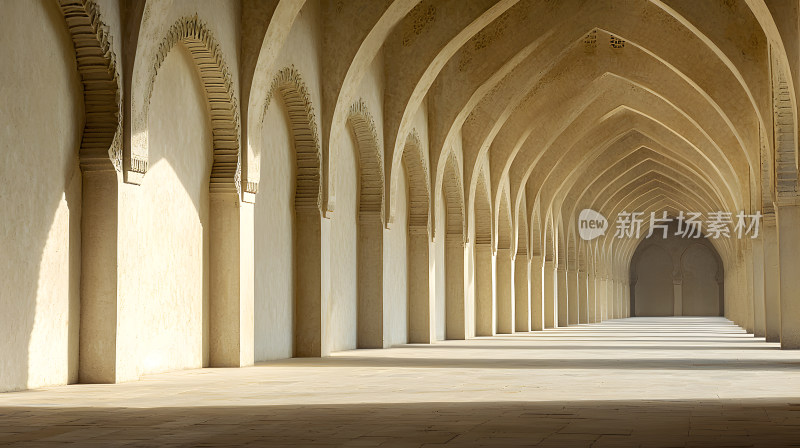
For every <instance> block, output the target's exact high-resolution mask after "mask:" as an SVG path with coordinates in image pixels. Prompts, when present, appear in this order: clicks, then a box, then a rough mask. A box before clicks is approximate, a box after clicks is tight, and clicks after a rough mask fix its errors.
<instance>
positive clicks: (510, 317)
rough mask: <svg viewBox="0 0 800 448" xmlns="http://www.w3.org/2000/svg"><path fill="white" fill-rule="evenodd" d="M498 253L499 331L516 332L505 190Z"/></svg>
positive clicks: (508, 220)
mask: <svg viewBox="0 0 800 448" xmlns="http://www.w3.org/2000/svg"><path fill="white" fill-rule="evenodd" d="M498 205H499V206H498V209H499V210H498V218H497V255H496V257H495V271H496V274H495V278H496V281H495V294H496V303H497V323H496V324H497V333H503V334H509V333H513V332H514V291H513V286H514V285H513V284H512V267H511V235H512V229H511V207H510V204H509V199H508V193H507V192H506V191H505V189H504V190H503V193H502V194H501V195H500V204H498Z"/></svg>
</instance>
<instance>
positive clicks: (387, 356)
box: [0, 317, 800, 447]
mask: <svg viewBox="0 0 800 448" xmlns="http://www.w3.org/2000/svg"><path fill="white" fill-rule="evenodd" d="M0 416H1V417H0V445H4V444H8V443H10V444H12V446H60V445H61V444H64V443H70V442H73V441H74V442H75V443H76V446H82V447H88V446H98V447H100V446H102V447H109V446H185V445H192V446H231V445H248V444H250V445H253V446H292V445H302V446H320V445H336V446H409V447H412V446H414V447H416V446H443V445H446V446H477V445H491V446H565V447H578V446H597V447H600V446H798V445H800V352H797V351H786V350H784V351H781V350H780V349H779V344H777V343H774V344H771V343H766V342H764V341H763V339H761V338H754V337H753V336H752V335H749V334H747V333H745V332H744V331H743V330H742V329H740V328H739V327H737V326H735V325H733V324H732V323H731V322H730V321H728V320H726V319H724V318H690V317H671V318H629V319H621V320H610V321H606V322H604V323H601V324H590V325H579V326H572V327H568V328H559V329H555V330H546V331H542V332H535V333H518V334H513V335H498V336H495V337H486V338H476V339H472V340H468V341H446V342H440V343H436V344H432V345H403V346H399V347H396V348H392V349H387V350H358V351H346V352H339V353H335V354H334V355H333V356H331V357H327V358H313V359H312V358H308V359H299V358H295V359H286V360H280V361H275V362H267V363H260V364H259V365H256V366H254V367H249V368H241V369H202V370H186V371H180V372H172V373H165V374H157V375H148V376H145V377H144V378H143V379H142V381H138V382H132V383H125V384H116V385H89V384H80V385H71V386H60V387H54V388H50V389H39V390H31V391H25V392H17V393H8V394H3V395H0Z"/></svg>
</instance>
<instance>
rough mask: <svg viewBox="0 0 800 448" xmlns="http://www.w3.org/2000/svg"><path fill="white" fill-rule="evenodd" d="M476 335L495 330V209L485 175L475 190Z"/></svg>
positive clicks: (483, 334) (483, 174) (487, 333)
mask: <svg viewBox="0 0 800 448" xmlns="http://www.w3.org/2000/svg"><path fill="white" fill-rule="evenodd" d="M474 209H475V335H476V336H492V335H494V331H495V317H494V313H495V307H494V298H493V296H494V291H493V285H492V283H493V282H492V271H493V269H492V206H491V202H490V199H489V189H488V186H487V185H486V179H485V173H484V172H483V171H482V170H481V171H480V172H479V173H478V185H477V188H476V190H475V207H474Z"/></svg>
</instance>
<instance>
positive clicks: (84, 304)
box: [59, 0, 122, 383]
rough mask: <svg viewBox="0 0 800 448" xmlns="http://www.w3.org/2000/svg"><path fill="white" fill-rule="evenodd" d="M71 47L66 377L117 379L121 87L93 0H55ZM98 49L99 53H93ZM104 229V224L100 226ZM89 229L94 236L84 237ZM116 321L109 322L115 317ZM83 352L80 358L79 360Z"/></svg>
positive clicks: (105, 30) (93, 380)
mask: <svg viewBox="0 0 800 448" xmlns="http://www.w3.org/2000/svg"><path fill="white" fill-rule="evenodd" d="M59 6H60V8H61V12H62V14H63V15H64V19H65V21H66V23H67V30H68V31H69V34H70V36H71V37H72V44H73V47H74V50H75V53H74V55H75V62H76V65H77V68H78V73H79V74H80V77H81V83H82V85H83V100H84V101H83V102H84V128H83V136H82V138H81V147H80V150H79V152H78V157H79V162H80V167H81V171H82V189H81V209H82V216H81V218H80V221H81V222H80V226H81V231H80V233H81V236H83V235H86V236H87V237H86V238H81V242H80V254H81V257H80V272H81V281H80V283H81V285H80V289H81V293H80V307H79V308H80V311H79V313H76V314H78V316H79V318H77V317H78V316H75V315H73V318H71V319H70V321H72V322H75V323H77V322H80V328H79V329H78V331H75V335H76V336H78V337H74V339H75V345H76V346H77V347H75V348H73V347H70V351H71V357H72V358H73V359H74V361H73V363H74V364H75V366H74V373H72V374H71V379H70V382H75V381H76V380H78V379H79V380H80V381H83V382H104V383H109V382H114V381H115V380H116V369H115V365H114V363H115V359H116V344H111V343H102V344H97V343H92V342H91V341H92V339H99V340H104V341H116V328H115V326H116V318H117V310H116V300H113V301H112V300H108V297H109V296H115V295H116V293H117V248H116V243H117V242H116V238H117V221H118V212H119V207H118V190H117V173H116V170H117V169H119V168H120V165H121V154H122V153H121V150H122V140H121V132H122V121H121V113H120V100H121V92H120V87H119V84H118V73H117V68H116V57H115V55H114V53H113V51H112V49H111V45H110V42H109V39H108V34H109V32H108V28H107V26H106V25H105V24H104V23H103V21H102V19H101V17H100V13H99V11H98V8H97V5H95V4H94V2H91V1H87V2H70V1H66V0H61V1H59ZM98 55H100V57H98ZM98 229H103V232H102V233H101V232H98V231H97V230H98ZM89 235H92V236H93V237H89ZM112 323H113V325H112ZM78 360H80V364H78Z"/></svg>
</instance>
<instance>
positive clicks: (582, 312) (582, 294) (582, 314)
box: [578, 269, 589, 324]
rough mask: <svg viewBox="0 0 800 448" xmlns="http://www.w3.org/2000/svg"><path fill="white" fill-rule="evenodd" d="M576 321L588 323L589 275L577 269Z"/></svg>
mask: <svg viewBox="0 0 800 448" xmlns="http://www.w3.org/2000/svg"><path fill="white" fill-rule="evenodd" d="M578 323H579V324H588V323H589V275H588V274H587V273H586V271H585V270H583V269H579V270H578Z"/></svg>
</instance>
